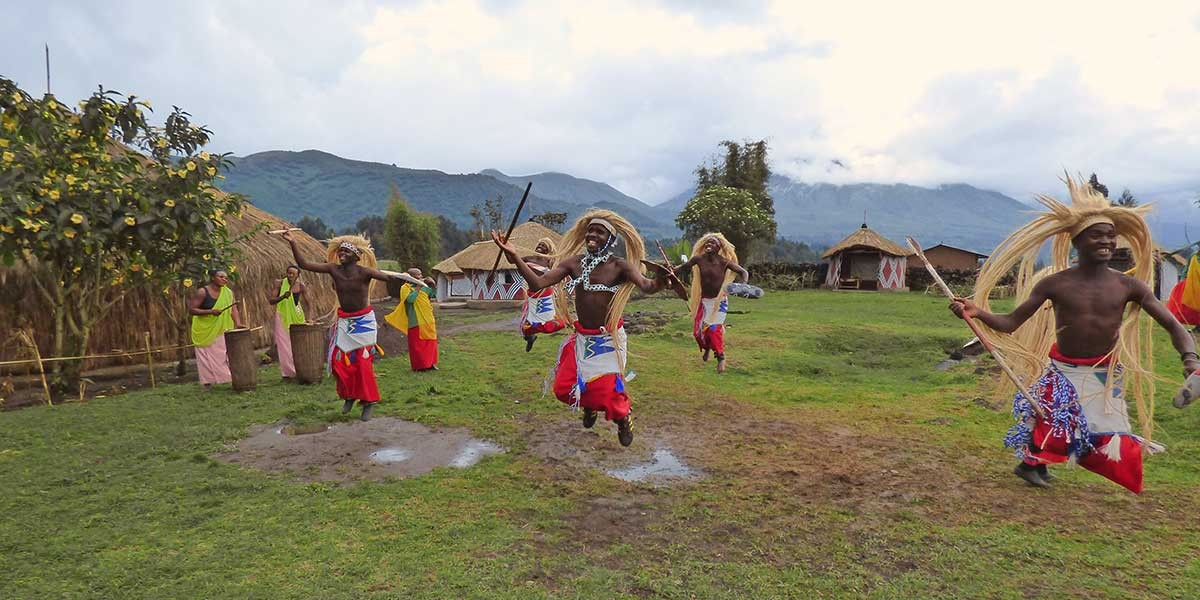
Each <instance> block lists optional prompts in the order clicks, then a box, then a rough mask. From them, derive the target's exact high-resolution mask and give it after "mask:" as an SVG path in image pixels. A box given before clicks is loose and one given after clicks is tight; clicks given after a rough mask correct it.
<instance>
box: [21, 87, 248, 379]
mask: <svg viewBox="0 0 1200 600" xmlns="http://www.w3.org/2000/svg"><path fill="white" fill-rule="evenodd" d="M149 110H151V108H150V104H149V103H148V102H145V101H141V100H138V99H136V98H135V97H134V96H129V97H125V96H122V95H121V94H120V93H118V92H114V91H112V90H105V89H104V88H100V89H99V90H98V91H96V92H95V93H93V94H92V95H91V97H89V98H87V99H85V100H83V101H82V102H80V103H79V105H78V109H73V108H71V107H69V106H67V105H65V104H63V103H61V102H59V101H58V100H57V99H56V98H55V97H54V96H53V95H50V94H46V95H45V96H43V97H42V98H41V99H35V98H33V97H32V96H30V95H29V94H27V93H26V92H25V91H24V90H21V89H20V88H19V87H18V86H17V85H16V83H14V82H13V81H11V80H8V79H5V78H0V233H2V234H0V259H2V260H3V263H4V265H6V266H10V267H11V266H13V265H14V264H16V263H21V264H22V266H23V267H24V268H25V270H26V271H27V272H28V273H29V276H30V278H31V280H32V282H33V286H34V288H35V289H36V290H37V294H38V296H39V299H40V300H41V302H42V303H43V306H44V308H45V310H46V313H47V318H46V321H45V330H46V333H47V335H48V336H49V337H50V340H51V343H50V353H51V354H52V355H53V356H78V355H82V354H85V353H86V352H85V351H86V348H87V342H88V338H89V336H90V333H91V330H92V328H93V327H94V326H95V324H96V323H98V322H100V320H102V319H104V318H106V317H107V316H108V313H109V311H110V309H111V308H112V307H113V305H115V304H116V303H117V302H119V301H121V300H122V299H123V298H125V296H126V295H127V294H129V293H130V292H131V291H133V290H135V289H137V288H139V287H149V288H152V289H155V290H162V292H163V294H164V296H165V295H167V294H169V293H170V290H171V286H172V285H175V286H179V285H182V287H184V288H189V287H191V286H192V285H194V284H199V283H202V282H204V281H206V280H207V277H208V273H209V271H210V270H212V269H215V268H225V269H229V270H231V271H233V270H234V269H233V268H232V267H230V266H229V265H230V263H231V262H232V259H233V258H234V256H235V250H234V247H233V242H234V240H233V239H232V237H231V235H230V232H229V229H228V228H227V227H226V224H225V220H224V217H225V216H226V215H236V214H240V212H241V210H242V204H243V199H242V197H241V196H239V195H236V194H223V193H221V192H219V191H217V189H216V188H215V187H213V185H212V183H213V180H214V179H215V178H217V177H219V175H218V170H219V169H222V168H227V167H228V166H229V162H228V160H227V159H226V157H227V156H228V155H227V154H210V153H208V152H206V151H201V148H203V147H204V146H205V145H206V144H207V143H208V141H209V136H210V135H211V132H210V131H209V130H208V129H207V128H205V127H201V126H197V125H194V124H192V122H191V115H189V114H188V113H187V112H185V111H183V110H181V109H180V108H178V107H174V109H173V110H172V112H171V113H170V115H168V116H167V119H166V121H165V123H164V125H163V126H162V127H158V126H153V125H151V124H150V123H149V122H148V121H147V119H146V114H145V113H146V111H149ZM231 275H233V276H234V277H236V273H231ZM184 293H186V291H184ZM80 366H81V363H80V362H76V361H57V362H55V363H53V366H52V369H53V378H54V381H55V387H56V388H57V389H58V390H59V391H60V392H61V391H65V390H71V389H76V388H77V386H78V378H79V368H80Z"/></svg>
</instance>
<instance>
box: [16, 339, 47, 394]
mask: <svg viewBox="0 0 1200 600" xmlns="http://www.w3.org/2000/svg"><path fill="white" fill-rule="evenodd" d="M20 333H21V339H22V340H24V342H25V344H26V345H27V346H29V349H30V350H33V358H34V361H35V362H37V368H38V375H40V376H41V378H42V390H43V391H45V392H46V405H47V406H54V400H53V398H52V397H51V395H50V383H49V382H47V381H46V367H45V365H43V364H42V353H41V352H40V351H38V347H37V343H36V342H34V341H33V340H32V339H30V337H29V336H28V335H27V334H26V333H25V332H24V331H21V332H20Z"/></svg>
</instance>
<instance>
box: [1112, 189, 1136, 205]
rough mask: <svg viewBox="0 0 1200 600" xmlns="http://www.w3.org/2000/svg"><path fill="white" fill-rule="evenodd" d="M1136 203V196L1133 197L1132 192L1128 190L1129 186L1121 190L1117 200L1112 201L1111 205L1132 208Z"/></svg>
mask: <svg viewBox="0 0 1200 600" xmlns="http://www.w3.org/2000/svg"><path fill="white" fill-rule="evenodd" d="M1137 205H1138V201H1137V198H1134V197H1133V192H1130V191H1129V188H1125V189H1124V190H1123V191H1122V192H1121V197H1120V198H1117V200H1116V201H1115V202H1113V206H1124V207H1126V208H1133V207H1135V206H1137Z"/></svg>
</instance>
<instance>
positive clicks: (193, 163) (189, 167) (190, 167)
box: [187, 160, 196, 171]
mask: <svg viewBox="0 0 1200 600" xmlns="http://www.w3.org/2000/svg"><path fill="white" fill-rule="evenodd" d="M187 170H189V171H195V170H196V161H194V160H189V161H188V162H187Z"/></svg>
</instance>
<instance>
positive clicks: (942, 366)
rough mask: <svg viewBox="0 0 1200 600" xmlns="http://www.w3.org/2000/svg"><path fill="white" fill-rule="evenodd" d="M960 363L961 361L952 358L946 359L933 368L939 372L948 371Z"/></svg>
mask: <svg viewBox="0 0 1200 600" xmlns="http://www.w3.org/2000/svg"><path fill="white" fill-rule="evenodd" d="M961 362H962V361H961V360H954V359H952V358H947V359H945V360H943V361H942V362H940V363H938V364H937V366H936V367H934V368H935V369H937V370H939V371H949V370H950V368H951V367H953V366H954V365H957V364H959V363H961Z"/></svg>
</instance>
